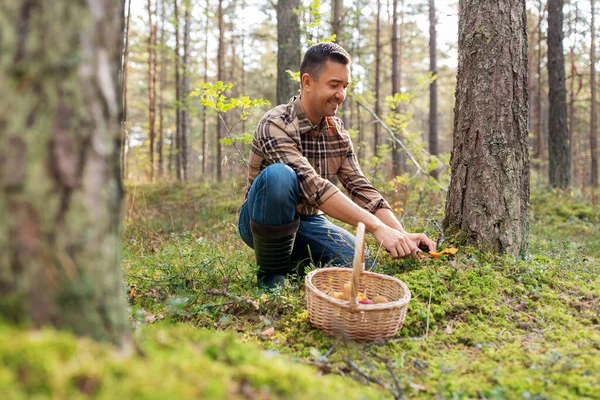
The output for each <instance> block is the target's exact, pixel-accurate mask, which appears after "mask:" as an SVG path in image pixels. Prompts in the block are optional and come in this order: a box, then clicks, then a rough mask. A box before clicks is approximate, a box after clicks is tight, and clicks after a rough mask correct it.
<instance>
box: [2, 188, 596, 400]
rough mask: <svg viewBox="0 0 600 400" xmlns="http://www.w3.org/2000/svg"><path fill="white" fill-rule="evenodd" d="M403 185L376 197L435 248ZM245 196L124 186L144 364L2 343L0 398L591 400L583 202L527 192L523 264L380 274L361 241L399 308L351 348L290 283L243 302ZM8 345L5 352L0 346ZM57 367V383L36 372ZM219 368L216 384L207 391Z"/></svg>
mask: <svg viewBox="0 0 600 400" xmlns="http://www.w3.org/2000/svg"><path fill="white" fill-rule="evenodd" d="M412 185H413V186H411V183H410V182H409V183H406V182H404V186H403V189H401V190H400V189H396V188H394V187H393V185H392V186H390V187H388V190H389V191H390V193H389V198H391V199H392V200H393V201H392V204H393V205H394V207H395V208H396V211H397V212H398V213H399V215H401V218H402V222H403V224H404V225H405V226H406V228H407V229H408V230H414V231H425V232H427V233H428V234H429V235H430V237H432V238H436V239H437V238H439V237H440V236H441V233H440V231H439V229H438V226H439V223H440V222H441V218H442V216H443V196H442V195H440V194H439V193H438V192H435V188H433V187H431V188H419V187H418V186H417V185H415V184H412ZM243 190H244V189H243V187H242V186H241V185H240V184H237V183H235V182H228V183H226V184H221V185H205V184H203V185H189V186H166V185H151V186H132V187H129V188H128V198H127V202H126V210H125V212H126V216H125V217H126V219H125V221H126V222H125V226H124V232H123V270H124V274H125V276H126V288H125V290H126V293H125V295H126V296H127V298H128V300H129V304H130V307H131V323H132V327H133V329H134V332H135V337H136V342H139V343H140V345H139V347H140V348H141V353H142V355H140V354H138V355H137V356H135V357H134V358H132V359H130V361H118V360H115V357H114V356H110V355H109V354H108V353H109V350H107V349H106V348H105V347H102V346H100V345H97V344H93V343H91V342H88V341H85V340H82V339H78V340H77V341H74V339H73V338H72V337H70V336H68V335H66V334H52V333H49V331H43V332H42V333H40V334H38V336H32V335H30V334H17V332H16V331H14V330H11V329H8V328H2V330H0V336H2V337H3V339H4V340H3V341H2V342H3V343H4V344H3V346H4V348H3V350H2V353H1V354H2V355H1V356H0V357H1V358H0V361H1V362H0V388H1V387H2V384H7V382H8V383H10V382H13V383H14V382H19V384H18V385H17V386H15V387H17V389H16V391H14V393H16V394H15V396H16V398H19V397H18V396H17V394H19V395H22V394H23V393H27V394H29V393H38V394H39V393H41V394H52V396H53V397H56V398H72V395H73V396H74V394H77V396H81V397H85V396H86V395H90V394H91V395H93V394H96V395H98V397H104V398H108V397H110V395H111V394H113V393H126V394H131V395H132V396H134V397H143V398H155V397H156V398H167V397H169V396H167V397H161V396H159V395H158V393H159V392H161V391H164V392H165V393H173V394H174V396H175V397H181V398H184V397H186V398H187V397H197V396H199V395H200V393H202V394H203V397H202V398H236V397H235V396H237V397H239V398H346V397H347V398H360V397H361V396H363V397H365V398H369V397H373V396H374V398H394V397H395V398H402V397H408V398H432V397H433V398H474V397H479V398H487V399H503V398H510V399H513V398H514V399H543V398H552V399H555V398H600V309H599V301H600V278H599V273H600V228H599V225H600V212H599V210H598V208H594V207H593V206H591V205H590V204H591V203H590V201H589V199H587V198H585V197H584V196H583V195H581V194H575V193H571V192H560V191H552V190H549V189H545V188H538V187H534V188H533V191H532V197H531V244H530V251H529V255H528V256H527V258H526V259H524V260H515V259H514V258H511V257H506V256H504V257H502V256H497V255H494V254H490V253H482V252H480V251H478V250H477V249H475V248H470V247H464V248H460V249H459V250H460V251H459V253H458V254H457V255H456V256H454V257H450V258H440V259H438V260H433V259H429V260H425V261H421V262H418V261H414V260H391V259H390V258H389V257H388V256H387V255H385V254H383V253H385V252H381V251H379V249H378V248H377V246H375V244H374V243H373V242H372V241H371V242H369V247H370V251H371V253H372V254H374V255H375V256H376V257H377V261H378V266H377V267H376V270H375V271H376V272H381V273H386V274H391V275H395V276H397V277H398V278H400V279H401V280H403V281H404V282H405V283H406V284H407V285H408V287H409V288H410V290H411V293H412V300H411V302H410V305H409V310H408V314H407V318H406V321H405V324H404V326H403V328H402V330H401V331H400V332H399V334H398V335H397V337H395V338H394V339H393V340H390V341H387V342H385V343H357V342H352V341H346V340H344V339H343V338H335V337H330V336H327V335H325V334H324V333H322V332H320V331H318V330H315V329H313V328H312V327H311V326H310V323H309V320H308V314H307V311H306V307H305V303H304V298H303V291H304V288H303V282H302V280H301V279H291V280H290V281H289V282H287V283H286V286H285V287H283V288H282V289H281V290H279V291H277V292H275V293H270V294H264V293H260V292H259V291H258V290H257V289H256V281H255V270H256V266H255V263H254V256H253V253H252V251H251V250H250V249H249V248H247V247H246V246H245V245H244V244H243V242H242V241H241V239H239V236H238V234H237V211H238V209H239V207H240V205H241V201H242V198H243ZM444 245H446V244H444ZM211 331H223V332H222V333H218V334H217V333H212V332H211ZM15 336H16V337H17V338H18V340H17V345H16V346H14V348H13V345H12V344H11V345H8V344H6V341H7V340H9V339H8V338H9V337H10V338H11V337H15ZM40 337H41V338H44V340H41V339H40ZM40 340H41V342H40V343H43V344H39V345H38V347H40V349H39V350H40V352H42V351H43V352H48V353H49V354H50V355H48V356H43V357H40V358H39V359H37V358H35V357H33V356H32V355H31V354H29V352H35V347H36V345H35V342H36V341H40ZM239 342H246V343H247V344H239ZM55 346H56V347H57V348H58V349H55ZM211 346H212V347H211ZM229 346H231V348H230V347H229ZM11 349H12V352H11ZM15 349H16V350H15ZM50 349H51V350H50ZM258 349H262V350H258ZM7 351H8V353H7ZM6 354H8V355H6ZM44 357H45V358H44ZM228 357H229V358H228ZM230 358H233V360H234V361H232V360H231V359H230ZM88 359H93V360H100V361H99V363H98V364H96V363H92V362H91V361H89V362H88V361H85V360H88ZM19 360H21V361H19ZM23 360H25V361H23ZM82 360H83V361H82ZM211 360H212V361H215V362H216V363H217V366H216V367H214V368H215V369H214V370H213V369H211V368H213V367H209V366H208V365H212V364H210V362H211ZM238 360H242V361H239V363H238ZM19 362H24V363H25V364H19ZM52 363H55V364H52ZM58 363H66V365H67V367H66V369H65V370H63V369H61V371H62V372H57V371H54V370H52V371H51V370H49V368H50V367H49V365H58ZM221 364H223V365H221ZM294 364H309V365H311V366H312V367H305V366H302V367H300V366H298V365H294ZM23 365H25V366H23ZM219 365H221V366H219ZM7 366H8V367H12V368H13V369H12V370H11V369H10V368H9V369H7ZM15 366H17V367H15ZM14 368H17V371H26V372H17V373H16V374H14V373H13V374H12V375H11V373H10V371H14ZM288 368H290V369H289V371H290V372H286V371H288ZM295 368H301V369H298V371H300V370H301V372H296V371H297V370H296V369H295ZM221 369H222V370H223V371H225V372H222V373H223V374H224V375H223V376H224V378H222V379H220V380H219V379H217V378H216V375H214V376H215V378H213V375H212V374H217V373H221V372H219V371H221ZM132 370H135V371H132ZM7 371H9V372H7ZM203 371H206V373H204V372H203ZM244 371H246V372H244ZM248 371H251V372H248ZM257 371H258V372H257ZM278 371H279V372H281V373H282V375H277V372H278ZM291 371H294V372H291ZM271 373H273V374H274V375H273V376H270V375H269V374H271ZM19 374H25V378H23V377H22V376H20V375H19ZM163 374H164V375H163ZM298 374H300V375H298ZM319 374H320V375H327V376H328V378H331V380H323V379H324V378H323V377H320V376H318V375H319ZM141 375H144V376H143V377H142V376H141ZM40 376H41V377H42V378H40ZM77 376H83V378H77ZM295 376H301V377H302V378H296V377H295ZM90 377H91V378H90ZM155 378H156V379H157V380H155ZM89 379H92V380H91V383H89ZM136 379H142V381H141V382H147V384H148V387H147V388H144V389H140V388H137V384H135V383H134V382H136ZM215 379H216V380H215ZM96 381H98V382H99V383H94V382H96ZM159 381H164V382H165V383H164V385H162V386H161V384H159V383H157V382H159ZM192 381H196V382H200V383H198V384H197V385H195V384H194V383H192ZM213 381H214V382H215V383H213V384H211V383H210V382H213ZM82 382H83V383H82ZM86 382H87V383H86ZM340 382H343V383H340ZM357 382H360V383H362V384H364V386H356V385H358V383H357ZM86 385H88V386H89V385H91V387H92V389H94V388H95V389H94V390H92V389H85V390H83V391H82V390H81V386H83V387H88V386H86ZM203 385H204V386H203ZM244 385H246V386H244ZM346 385H347V386H346ZM244 387H245V389H244ZM321 389H322V390H321ZM136 390H138V392H136ZM245 390H246V391H245ZM311 390H312V391H311ZM319 390H321V391H319ZM88 392H89V393H88ZM232 393H233V394H232ZM348 393H353V394H354V396H355V397H352V395H350V394H348ZM100 394H101V395H100ZM75 397H76V396H75ZM170 397H173V396H170Z"/></svg>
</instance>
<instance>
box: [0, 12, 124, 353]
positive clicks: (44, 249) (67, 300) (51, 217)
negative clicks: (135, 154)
mask: <svg viewBox="0 0 600 400" xmlns="http://www.w3.org/2000/svg"><path fill="white" fill-rule="evenodd" d="M2 7H3V22H2V24H1V25H0V37H2V54H3V57H1V58H0V92H1V93H2V96H1V97H0V109H1V110H2V113H0V132H2V135H3V143H4V144H3V146H0V163H1V164H0V167H1V170H2V171H3V172H4V173H2V174H0V180H1V181H0V187H2V190H3V193H2V195H1V196H0V220H1V221H3V224H5V225H4V226H6V229H0V317H1V319H3V320H5V321H19V320H25V321H27V322H30V323H32V324H33V325H34V326H41V325H46V324H50V325H54V326H56V327H59V328H65V329H69V330H71V331H73V332H75V333H76V334H79V335H85V336H91V337H93V338H95V339H99V340H109V341H112V342H115V343H120V342H121V341H122V340H123V339H126V338H127V337H128V330H129V329H128V326H129V325H128V320H127V313H126V301H125V296H124V287H123V274H122V270H121V266H120V253H119V249H120V244H121V237H120V211H121V205H122V196H123V190H122V186H121V180H120V179H119V169H120V168H119V158H120V153H119V150H120V149H119V140H118V138H119V137H120V130H121V128H120V121H121V118H122V115H121V111H122V110H121V103H120V101H119V94H120V87H119V69H120V66H121V62H122V61H121V56H122V52H121V51H122V49H123V32H124V11H125V10H124V2H123V1H116V0H113V1H110V0H97V1H96V2H95V3H94V4H93V6H92V3H90V2H72V1H66V0H55V1H51V2H50V1H48V2H31V1H17V0H14V1H10V2H5V3H4V4H3V6H2ZM99 10H100V11H99ZM73 60H75V61H76V62H73ZM57 63H58V64H57ZM4 139H5V140H4Z"/></svg>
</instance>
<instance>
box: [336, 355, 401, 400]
mask: <svg viewBox="0 0 600 400" xmlns="http://www.w3.org/2000/svg"><path fill="white" fill-rule="evenodd" d="M344 363H346V365H348V366H349V367H350V368H351V369H352V370H354V371H355V372H356V373H357V374H359V375H360V376H362V377H363V378H364V379H366V380H367V381H369V382H371V383H374V384H376V385H378V386H381V387H382V388H384V389H385V390H387V391H389V392H390V393H391V394H392V395H393V396H394V399H395V400H400V399H403V398H404V397H403V395H402V393H401V392H400V393H398V392H397V391H396V390H394V388H392V387H390V386H389V385H387V384H385V383H384V382H382V381H380V380H379V379H377V378H375V377H373V376H371V375H369V374H367V373H366V372H365V371H363V370H362V369H361V368H360V367H359V366H358V365H356V364H355V363H354V361H351V360H344Z"/></svg>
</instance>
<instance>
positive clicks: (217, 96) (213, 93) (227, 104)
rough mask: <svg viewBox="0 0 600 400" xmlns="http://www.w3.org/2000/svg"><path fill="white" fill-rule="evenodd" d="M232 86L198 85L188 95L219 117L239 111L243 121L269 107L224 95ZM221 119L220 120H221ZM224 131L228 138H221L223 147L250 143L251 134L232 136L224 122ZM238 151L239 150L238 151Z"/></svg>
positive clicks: (242, 97) (220, 82) (263, 102)
mask: <svg viewBox="0 0 600 400" xmlns="http://www.w3.org/2000/svg"><path fill="white" fill-rule="evenodd" d="M232 87H233V84H231V83H228V84H225V83H223V82H222V81H218V82H217V83H215V84H210V83H200V84H198V86H197V87H196V89H194V91H193V92H192V93H191V94H190V97H199V98H200V103H201V104H202V105H203V106H204V107H207V108H209V109H211V110H213V111H216V112H217V113H218V114H219V116H221V115H222V114H226V113H228V112H230V111H232V110H234V109H240V110H241V113H240V119H241V120H242V121H245V120H246V119H247V118H248V116H249V115H250V113H251V112H252V111H253V110H255V109H257V108H260V107H263V106H269V105H270V104H271V103H270V102H269V101H267V100H264V99H250V97H248V96H240V97H227V96H225V94H224V93H226V92H228V91H230V90H231V88H232ZM221 119H222V118H221ZM222 122H223V124H224V125H225V129H226V130H227V133H228V134H229V137H227V138H222V139H221V143H222V144H223V145H225V146H231V145H234V144H236V143H241V144H249V143H252V134H251V133H248V132H242V133H241V134H239V135H234V134H233V133H232V132H231V129H230V128H229V127H228V126H227V124H226V123H225V121H224V120H222ZM238 150H239V149H238Z"/></svg>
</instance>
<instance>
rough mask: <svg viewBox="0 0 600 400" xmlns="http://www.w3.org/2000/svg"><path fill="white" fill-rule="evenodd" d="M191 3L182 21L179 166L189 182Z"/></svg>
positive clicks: (188, 4) (184, 178)
mask: <svg viewBox="0 0 600 400" xmlns="http://www.w3.org/2000/svg"><path fill="white" fill-rule="evenodd" d="M191 8H192V6H191V2H190V1H186V2H185V12H184V17H183V18H184V21H185V26H184V28H183V32H184V33H183V82H182V86H183V88H182V90H181V97H182V99H181V107H182V108H181V128H182V129H181V164H182V175H183V180H184V181H188V180H189V174H190V166H189V157H188V156H189V154H190V150H189V141H190V112H189V109H188V98H189V95H190V22H191V19H190V15H191Z"/></svg>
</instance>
